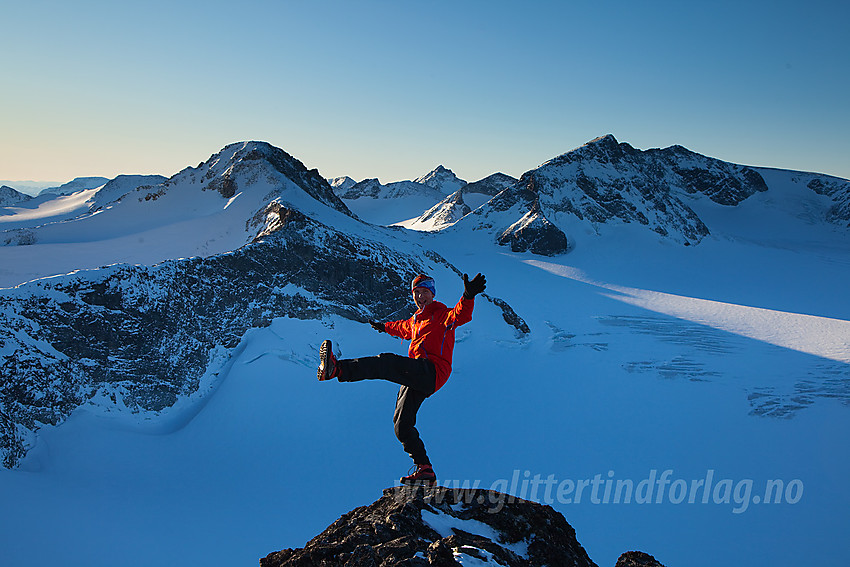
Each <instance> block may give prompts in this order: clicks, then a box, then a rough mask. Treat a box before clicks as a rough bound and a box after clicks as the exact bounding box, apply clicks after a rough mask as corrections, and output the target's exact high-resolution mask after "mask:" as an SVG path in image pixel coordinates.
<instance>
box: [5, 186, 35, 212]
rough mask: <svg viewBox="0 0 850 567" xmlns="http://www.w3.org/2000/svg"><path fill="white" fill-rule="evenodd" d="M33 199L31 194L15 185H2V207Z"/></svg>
mask: <svg viewBox="0 0 850 567" xmlns="http://www.w3.org/2000/svg"><path fill="white" fill-rule="evenodd" d="M30 199H32V197H30V196H29V195H26V194H24V193H21V192H20V191H18V190H17V189H15V188H13V187H9V186H8V185H3V186H2V187H0V207H11V206H14V205H17V204H19V203H24V202H26V201H29V200H30Z"/></svg>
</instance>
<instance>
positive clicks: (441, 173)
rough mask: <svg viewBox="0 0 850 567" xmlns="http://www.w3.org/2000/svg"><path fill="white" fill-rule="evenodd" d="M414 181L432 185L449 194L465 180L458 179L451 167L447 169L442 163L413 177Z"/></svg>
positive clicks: (464, 182)
mask: <svg viewBox="0 0 850 567" xmlns="http://www.w3.org/2000/svg"><path fill="white" fill-rule="evenodd" d="M414 181H415V182H416V183H421V184H423V185H427V186H428V187H433V188H434V189H436V190H437V191H439V192H440V193H442V194H443V195H450V194H452V193H454V192H455V191H458V190H460V189H461V188H462V187H463V186H464V185H466V181H464V180H463V179H460V178H459V177H458V176H457V175H455V174H454V172H453V171H452V170H451V169H447V168H445V167H443V166H442V165H438V166H437V167H435V168H434V169H432V170H431V171H429V172H428V173H426V174H425V175H423V176H421V177H419V178H417V179H414Z"/></svg>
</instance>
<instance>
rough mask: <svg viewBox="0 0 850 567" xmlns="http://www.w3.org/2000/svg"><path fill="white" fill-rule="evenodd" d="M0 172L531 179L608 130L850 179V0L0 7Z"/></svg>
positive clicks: (4, 175)
mask: <svg viewBox="0 0 850 567" xmlns="http://www.w3.org/2000/svg"><path fill="white" fill-rule="evenodd" d="M0 14H2V18H0V30H2V34H0V38H2V42H3V45H2V50H0V69H2V71H1V72H2V75H0V76H2V88H0V101H2V120H0V179H17V180H26V179H31V180H57V181H64V180H68V179H71V178H73V177H76V176H88V175H102V176H105V177H112V176H114V175H117V174H120V173H159V174H163V175H172V174H174V173H176V172H177V171H179V170H180V169H182V168H184V167H185V166H187V165H197V163H198V162H200V161H202V160H205V159H206V158H208V157H209V156H210V155H211V154H212V153H215V152H216V151H218V150H219V149H221V147H223V146H224V145H226V144H228V143H231V142H235V141H240V140H265V141H268V142H270V143H272V144H274V145H276V146H278V147H281V148H283V149H285V150H286V151H288V152H289V153H291V154H293V155H294V156H295V157H297V158H299V159H300V160H301V161H303V162H304V163H305V164H306V165H307V166H308V167H311V168H312V167H316V168H318V169H319V171H320V172H321V173H322V174H323V175H325V176H326V177H331V176H339V175H350V176H351V177H353V178H355V179H357V180H360V179H363V178H365V177H378V178H380V179H381V181H383V182H389V181H395V180H399V179H411V178H414V177H417V176H419V175H421V174H424V173H426V172H427V171H429V170H430V169H432V168H433V167H435V166H436V165H438V164H444V165H445V166H446V167H449V168H451V169H453V170H454V171H455V172H456V173H457V174H458V175H459V176H460V177H462V178H464V179H467V180H470V181H471V180H476V179H479V178H481V177H484V176H486V175H488V174H490V173H493V172H495V171H503V172H505V173H509V174H511V175H514V176H518V175H520V174H521V173H523V172H524V171H527V170H529V169H532V168H534V167H536V166H537V165H539V164H540V163H542V162H544V161H546V160H547V159H549V158H551V157H554V156H556V155H559V154H561V153H563V152H565V151H568V150H570V149H572V148H574V147H576V146H579V145H581V144H583V143H584V142H586V141H588V140H590V139H592V138H595V137H597V136H600V135H603V134H607V133H611V134H614V135H615V136H616V137H617V138H618V139H619V140H620V141H625V142H629V143H630V144H632V145H633V146H635V147H638V148H641V149H647V148H652V147H666V146H669V145H673V144H681V145H684V146H686V147H688V148H690V149H692V150H694V151H697V152H700V153H703V154H706V155H709V156H712V157H717V158H721V159H725V160H729V161H733V162H736V163H744V164H750V165H765V166H773V167H783V168H789V169H802V170H809V171H818V172H822V173H829V174H832V175H838V176H841V177H846V178H850V33H849V32H848V27H847V26H848V22H850V3H848V2H847V1H846V0H842V1H837V0H836V1H828V2H824V1H818V0H813V1H806V2H801V1H794V2H787V1H784V0H775V1H758V2H747V1H746V0H741V1H733V2H726V1H716V2H685V1H681V0H677V1H675V2H653V1H643V2H636V1H634V0H630V1H627V2H605V1H594V2H591V1H587V2H586V1H574V2H568V1H563V2H534V1H524V2H519V1H517V2H503V1H498V0H497V1H483V0H482V1H463V0H455V1H447V2H444V1H412V0H394V1H380V2H379V1H362V2H359V1H354V0H352V1H348V2H343V1H334V2H332V1H322V0H313V1H307V0H298V1H275V2H258V1H251V0H243V1H241V2H232V1H228V2H218V1H214V0H207V1H203V2H195V1H186V2H181V1H179V0H169V1H165V2H161V1H158V0H155V1H151V2H115V1H109V2H75V1H73V0H67V1H60V2H45V1H40V0H28V1H20V0H17V1H15V2H7V1H6V0H0Z"/></svg>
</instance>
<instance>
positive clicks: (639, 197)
mask: <svg viewBox="0 0 850 567" xmlns="http://www.w3.org/2000/svg"><path fill="white" fill-rule="evenodd" d="M816 177H817V176H816ZM825 179H827V180H826V181H825ZM812 183H814V186H815V187H817V188H818V189H820V191H821V192H822V193H823V194H826V195H828V196H830V197H831V198H832V199H833V200H834V201H835V202H836V204H835V205H834V206H833V207H832V208H831V211H832V212H831V213H830V217H831V218H833V219H836V218H841V217H842V216H844V215H846V210H845V208H842V204H841V203H846V195H847V194H848V191H850V189H848V183H847V182H846V181H844V180H839V179H833V180H832V181H828V178H827V177H826V176H820V177H818V181H817V182H815V181H813V180H809V181H808V184H809V188H810V189H813V186H812ZM767 189H768V186H767V184H766V183H765V181H764V179H763V177H762V175H761V174H760V173H759V172H758V171H757V170H756V169H755V168H750V167H746V166H742V165H737V164H732V163H728V162H723V161H720V160H716V159H713V158H709V157H706V156H702V155H699V154H696V153H693V152H691V151H689V150H687V149H685V148H683V147H681V146H673V147H670V148H665V149H653V150H646V151H641V150H637V149H635V148H633V147H631V146H630V145H629V144H626V143H619V142H617V140H616V139H615V138H614V137H613V136H611V135H607V136H604V137H601V138H597V139H596V140H593V141H591V142H588V143H587V144H585V145H584V146H582V147H580V148H577V149H575V150H572V151H570V152H567V153H565V154H563V155H561V156H558V157H556V158H554V159H551V160H549V161H547V162H546V163H544V164H543V165H541V166H540V167H538V168H536V169H534V170H531V171H529V172H526V173H525V174H523V175H522V177H521V179H520V180H519V182H518V183H516V184H515V185H513V186H512V187H510V188H508V189H506V190H504V191H502V192H501V193H499V194H498V195H497V196H495V197H493V198H492V199H491V200H490V201H488V202H487V203H486V204H485V205H483V206H482V207H480V208H478V209H476V210H474V211H473V212H472V213H471V214H469V215H468V216H467V217H465V218H463V219H462V220H460V221H459V222H457V223H456V225H455V228H458V229H460V228H463V229H465V230H469V229H472V230H486V231H488V232H490V233H491V234H493V235H494V236H495V239H496V241H497V242H498V243H500V244H503V245H509V246H510V247H511V249H512V250H513V251H515V252H521V251H526V250H528V251H531V252H534V253H537V254H544V255H556V254H561V253H563V252H566V251H568V250H570V249H571V247H572V246H573V245H574V243H575V242H576V240H577V239H579V238H581V237H582V236H583V235H599V234H601V233H603V232H604V231H605V230H606V227H616V226H621V225H623V224H635V225H640V226H643V227H645V228H646V229H648V230H651V231H652V232H654V233H657V234H658V235H660V236H662V237H665V238H668V239H670V240H672V241H675V242H678V243H681V244H684V245H686V246H688V245H694V244H698V243H699V242H700V241H701V240H702V239H703V238H705V237H706V236H707V235H708V234H709V233H710V227H709V226H707V225H706V223H705V222H703V220H702V219H701V218H700V216H699V215H698V214H697V213H696V212H695V211H694V207H700V206H703V204H704V203H705V202H706V201H710V202H711V203H714V204H716V205H721V206H725V207H734V206H736V205H739V204H740V203H741V202H743V201H744V200H746V199H747V198H749V197H751V196H752V195H755V194H757V193H761V192H765V191H767ZM842 196H844V197H842Z"/></svg>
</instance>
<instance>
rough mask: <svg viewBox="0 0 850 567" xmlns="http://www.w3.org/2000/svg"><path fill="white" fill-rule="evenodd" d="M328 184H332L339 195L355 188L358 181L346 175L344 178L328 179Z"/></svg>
mask: <svg viewBox="0 0 850 567" xmlns="http://www.w3.org/2000/svg"><path fill="white" fill-rule="evenodd" d="M328 183H330V184H331V187H333V189H334V193H336V194H337V195H339V194H340V193H342V192H345V191H347V190H349V189H351V188H352V187H354V186H355V185H356V184H357V182H356V181H354V180H353V179H352V178H350V177H349V176H347V175H344V176H342V177H334V178H333V179H328Z"/></svg>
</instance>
